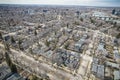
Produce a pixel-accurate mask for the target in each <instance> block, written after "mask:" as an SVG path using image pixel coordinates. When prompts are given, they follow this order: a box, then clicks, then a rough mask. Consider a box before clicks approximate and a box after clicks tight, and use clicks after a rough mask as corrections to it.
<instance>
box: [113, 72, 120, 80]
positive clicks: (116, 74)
mask: <svg viewBox="0 0 120 80" xmlns="http://www.w3.org/2000/svg"><path fill="white" fill-rule="evenodd" d="M113 74H114V80H120V71H114V73H113Z"/></svg>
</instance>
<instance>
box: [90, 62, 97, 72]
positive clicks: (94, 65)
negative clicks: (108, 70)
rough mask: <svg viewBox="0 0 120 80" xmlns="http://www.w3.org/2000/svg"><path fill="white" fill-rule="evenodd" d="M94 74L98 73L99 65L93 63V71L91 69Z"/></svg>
mask: <svg viewBox="0 0 120 80" xmlns="http://www.w3.org/2000/svg"><path fill="white" fill-rule="evenodd" d="M91 71H92V72H97V64H95V63H93V64H92V69H91Z"/></svg>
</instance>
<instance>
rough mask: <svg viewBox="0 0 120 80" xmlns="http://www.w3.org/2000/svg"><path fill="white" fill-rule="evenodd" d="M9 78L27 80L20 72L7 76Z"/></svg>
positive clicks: (8, 79)
mask: <svg viewBox="0 0 120 80" xmlns="http://www.w3.org/2000/svg"><path fill="white" fill-rule="evenodd" d="M7 80H25V79H24V78H22V77H21V76H20V75H19V74H17V73H15V74H13V75H12V76H10V77H9V78H7Z"/></svg>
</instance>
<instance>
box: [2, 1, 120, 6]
mask: <svg viewBox="0 0 120 80" xmlns="http://www.w3.org/2000/svg"><path fill="white" fill-rule="evenodd" d="M0 3H1V4H43V5H46V4H48V5H87V6H119V7H120V0H0Z"/></svg>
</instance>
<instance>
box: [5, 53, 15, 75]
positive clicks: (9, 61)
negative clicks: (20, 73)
mask: <svg viewBox="0 0 120 80" xmlns="http://www.w3.org/2000/svg"><path fill="white" fill-rule="evenodd" d="M5 60H6V62H7V64H8V66H9V67H10V69H11V71H12V72H13V73H17V68H16V66H15V65H14V64H13V63H12V61H11V59H10V56H9V54H8V52H5Z"/></svg>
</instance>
